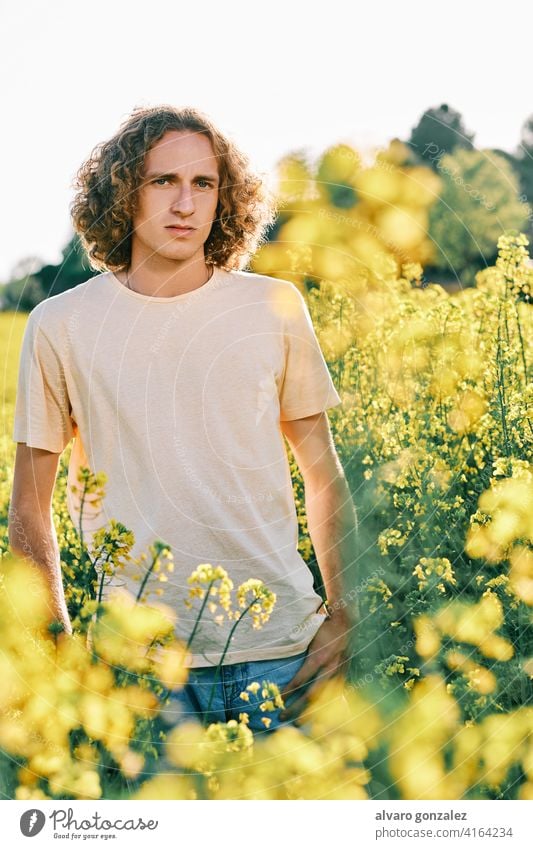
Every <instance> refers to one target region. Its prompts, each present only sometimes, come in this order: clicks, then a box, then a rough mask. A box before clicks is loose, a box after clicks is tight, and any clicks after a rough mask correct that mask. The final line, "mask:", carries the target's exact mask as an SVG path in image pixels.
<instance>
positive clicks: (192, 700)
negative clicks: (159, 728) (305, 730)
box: [163, 649, 307, 734]
mask: <svg viewBox="0 0 533 849" xmlns="http://www.w3.org/2000/svg"><path fill="white" fill-rule="evenodd" d="M306 656H307V649H306V650H305V651H303V652H301V653H300V654H296V655H293V656H292V657H282V658H278V659H276V660H254V661H248V662H244V663H231V664H228V665H226V666H222V667H220V669H219V673H218V679H217V681H216V683H215V671H216V668H217V667H216V666H207V667H204V666H202V667H198V668H195V669H190V670H189V679H188V681H187V683H186V684H185V686H184V687H183V688H182V689H181V690H173V691H172V692H171V694H170V698H169V702H168V705H167V706H166V707H165V708H164V711H163V718H164V720H165V721H166V722H168V723H169V724H171V725H178V724H181V723H182V722H187V721H191V720H196V721H200V722H201V723H203V724H204V725H209V724H210V723H211V722H228V721H229V720H230V719H236V720H237V721H238V720H239V714H240V713H243V712H244V713H247V714H248V717H249V722H248V727H249V728H250V729H251V730H252V731H253V732H254V734H261V733H264V732H267V731H275V730H277V729H278V728H281V727H283V726H285V725H292V724H293V721H294V720H284V721H281V720H280V718H279V714H280V712H281V710H282V709H281V708H277V707H276V709H275V710H274V711H262V710H260V708H259V705H260V704H261V702H264V701H265V699H264V698H263V697H262V696H261V690H262V689H263V681H270V682H273V683H274V684H277V685H278V687H279V689H280V691H282V690H283V689H284V687H285V685H286V684H288V683H289V681H290V680H291V679H292V678H293V677H294V676H295V675H296V673H297V672H298V670H299V669H300V667H301V666H302V664H303V662H304V660H305V658H306ZM254 681H257V683H258V684H259V685H260V688H259V691H258V692H257V694H253V693H251V692H250V691H249V690H246V688H247V686H248V684H251V683H252V682H254ZM213 684H214V693H213V696H212V698H211V693H212V689H213ZM305 688H306V685H302V686H301V687H298V689H297V691H295V692H294V693H290V694H288V695H287V696H286V698H285V699H284V702H285V705H286V706H287V707H288V706H289V705H290V704H291V703H292V702H293V701H294V699H295V698H297V697H299V696H300V695H301V694H302V693H303V692H304V691H305ZM242 692H247V693H248V695H249V701H245V700H243V699H241V698H240V694H241V693H242ZM210 699H211V706H210V709H209V713H208V712H207V707H208V704H209V701H210ZM263 717H268V719H270V720H271V722H270V725H269V726H268V728H267V727H266V726H265V724H264V723H263V722H262V721H261V720H262V718H263Z"/></svg>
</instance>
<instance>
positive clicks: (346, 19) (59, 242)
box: [0, 0, 533, 282]
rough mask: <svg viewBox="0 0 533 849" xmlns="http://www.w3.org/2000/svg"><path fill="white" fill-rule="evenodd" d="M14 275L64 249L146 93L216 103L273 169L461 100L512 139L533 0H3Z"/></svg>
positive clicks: (529, 105)
mask: <svg viewBox="0 0 533 849" xmlns="http://www.w3.org/2000/svg"><path fill="white" fill-rule="evenodd" d="M0 8H1V12H0V15H1V18H0V24H1V29H0V32H1V35H0V79H1V80H2V89H3V90H2V117H3V131H2V133H1V138H0V155H1V159H2V166H3V167H2V192H1V198H2V203H1V205H0V228H1V241H0V281H2V282H3V281H5V280H6V279H7V278H8V276H9V273H10V271H11V270H12V268H13V267H14V265H15V264H16V263H17V262H18V261H19V260H21V259H22V258H25V257H28V256H38V257H40V258H41V259H42V260H43V261H45V262H57V261H59V259H60V257H61V248H62V247H64V245H65V243H66V242H67V240H68V238H69V237H70V235H71V232H72V231H71V228H70V220H69V213H68V206H69V203H70V201H71V199H72V196H73V190H72V189H71V181H72V179H73V176H74V173H75V171H76V169H77V168H78V166H79V165H80V164H81V162H82V161H83V159H84V158H85V157H86V156H87V155H88V154H89V152H90V150H91V149H92V148H93V146H94V145H95V144H97V143H98V142H100V141H103V140H104V139H106V138H107V137H108V136H110V135H111V134H113V133H114V132H115V131H116V129H117V128H118V125H119V124H120V123H121V121H122V120H123V119H124V118H126V117H127V115H128V114H129V113H130V111H131V109H133V107H134V106H137V105H154V104H157V103H173V104H175V105H177V106H196V107H197V108H199V109H201V110H203V111H204V112H206V113H207V114H208V115H209V116H210V117H211V118H212V119H214V120H215V122H216V123H217V124H218V125H219V126H220V127H221V128H222V129H223V130H225V131H226V132H227V133H229V134H230V135H231V136H232V137H233V138H234V139H235V140H236V141H237V142H238V143H239V144H240V146H241V147H242V148H243V149H244V150H245V151H246V152H247V153H248V154H249V155H250V157H251V159H252V161H253V163H254V164H255V165H256V167H258V168H259V169H261V170H271V169H272V168H273V166H274V164H275V162H276V160H277V159H278V158H279V157H281V156H282V155H283V154H285V153H287V152H288V151H289V150H292V149H295V148H301V147H307V148H308V149H309V150H310V151H311V153H312V154H318V153H319V152H320V150H321V149H323V148H324V147H326V146H327V145H330V144H334V143H337V142H338V141H347V142H349V143H352V144H354V145H355V146H358V147H359V148H365V149H367V148H368V147H369V146H371V145H376V146H380V145H383V144H386V142H387V141H388V140H389V139H390V138H392V137H394V136H399V137H401V138H407V137H408V135H409V133H410V130H411V128H412V127H413V126H414V124H416V122H417V121H418V118H419V117H420V115H421V113H422V112H423V111H424V109H426V108H427V107H429V106H438V105H439V104H440V103H442V102H447V103H449V104H450V105H451V106H453V107H454V108H455V109H458V110H459V111H460V112H462V114H463V117H464V120H465V124H466V127H467V129H469V130H471V131H473V132H475V134H476V135H475V139H474V143H475V144H476V146H477V147H480V148H483V147H501V148H505V149H508V150H512V149H514V148H515V146H516V145H517V143H518V141H519V138H520V129H521V126H522V123H523V122H524V120H525V119H526V118H527V116H528V115H529V114H530V113H532V112H533V95H532V93H531V74H530V70H531V42H530V32H531V24H532V22H533V6H532V4H531V2H530V0H506V2H505V3H504V4H502V3H497V4H492V5H491V4H490V3H487V2H486V0H485V2H481V0H468V2H465V0H447V2H446V3H445V4H440V5H439V4H437V5H436V6H435V5H433V6H432V5H431V4H428V2H427V0H424V2H422V0H411V2H403V3H402V2H398V0H387V2H378V0H369V2H366V3H359V4H356V3H355V2H354V0H344V2H340V0H328V2H324V0H321V2H317V0H308V2H303V0H293V2H291V0H267V2H262V3H261V4H257V5H254V4H253V0H248V2H246V0H222V2H221V0H203V2H200V0H198V2H196V3H195V4H194V7H193V3H192V2H191V0H189V2H183V0H148V2H139V0H130V2H128V0H116V2H113V0H90V2H85V1H84V2H81V0H48V2H43V0H2V3H1V7H0Z"/></svg>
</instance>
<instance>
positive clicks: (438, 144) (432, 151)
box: [408, 103, 474, 168]
mask: <svg viewBox="0 0 533 849" xmlns="http://www.w3.org/2000/svg"><path fill="white" fill-rule="evenodd" d="M473 138H474V134H473V133H469V132H468V131H467V130H466V129H465V126H464V123H463V117H462V115H461V114H460V112H457V111H456V110H455V109H451V108H450V107H449V106H448V104H447V103H442V104H441V105H440V106H438V107H433V108H431V109H428V110H426V112H424V114H423V115H422V117H421V118H420V120H419V122H418V124H417V125H416V127H413V129H412V130H411V136H410V138H409V141H408V144H409V146H410V147H411V149H412V150H413V152H414V155H415V156H417V157H418V158H419V160H421V161H423V162H425V163H427V164H428V165H431V166H432V167H433V168H434V167H435V161H436V158H438V157H439V156H443V155H444V154H446V153H452V152H453V151H454V150H456V149H457V148H464V149H466V150H472V148H473V144H472V140H473Z"/></svg>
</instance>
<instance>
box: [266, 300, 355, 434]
mask: <svg viewBox="0 0 533 849" xmlns="http://www.w3.org/2000/svg"><path fill="white" fill-rule="evenodd" d="M291 286H292V288H293V293H292V297H291V298H290V299H289V300H288V301H287V307H288V308H287V310H286V316H285V322H284V341H285V369H284V374H283V380H282V384H281V389H280V421H290V420H291V419H301V418H304V417H305V416H312V415H314V414H315V413H320V412H323V411H324V410H327V409H328V408H329V407H336V406H337V405H338V404H341V403H342V401H341V398H340V396H339V393H338V392H337V390H336V388H335V385H334V383H333V380H332V379H331V375H330V373H329V370H328V367H327V364H326V361H325V359H324V355H323V354H322V351H321V349H320V345H319V343H318V339H317V337H316V333H315V330H314V327H313V322H312V320H311V315H310V313H309V309H308V307H307V304H306V302H305V299H304V297H303V295H302V294H301V293H300V292H299V290H298V289H296V287H295V286H294V285H293V284H291Z"/></svg>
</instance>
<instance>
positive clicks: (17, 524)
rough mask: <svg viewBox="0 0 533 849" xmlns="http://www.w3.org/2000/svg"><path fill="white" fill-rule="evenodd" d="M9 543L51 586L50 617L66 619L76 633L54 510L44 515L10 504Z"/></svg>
mask: <svg viewBox="0 0 533 849" xmlns="http://www.w3.org/2000/svg"><path fill="white" fill-rule="evenodd" d="M9 544H10V547H11V550H12V552H13V554H15V555H17V556H19V557H24V558H25V559H27V560H28V561H29V562H30V563H33V565H35V566H36V567H37V569H38V570H39V573H40V574H41V575H42V576H43V577H44V580H45V583H46V586H47V587H48V590H49V613H50V621H52V620H59V621H60V622H62V623H63V626H64V628H65V631H67V632H68V633H72V626H71V623H70V619H69V616H68V611H67V605H66V602H65V593H64V590H63V581H62V576H61V561H60V555H59V546H58V543H57V535H56V531H55V527H54V523H53V519H52V514H51V512H50V515H49V516H43V515H41V514H40V513H30V512H27V513H26V512H22V511H20V510H17V509H16V508H14V507H12V508H10V512H9Z"/></svg>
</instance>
